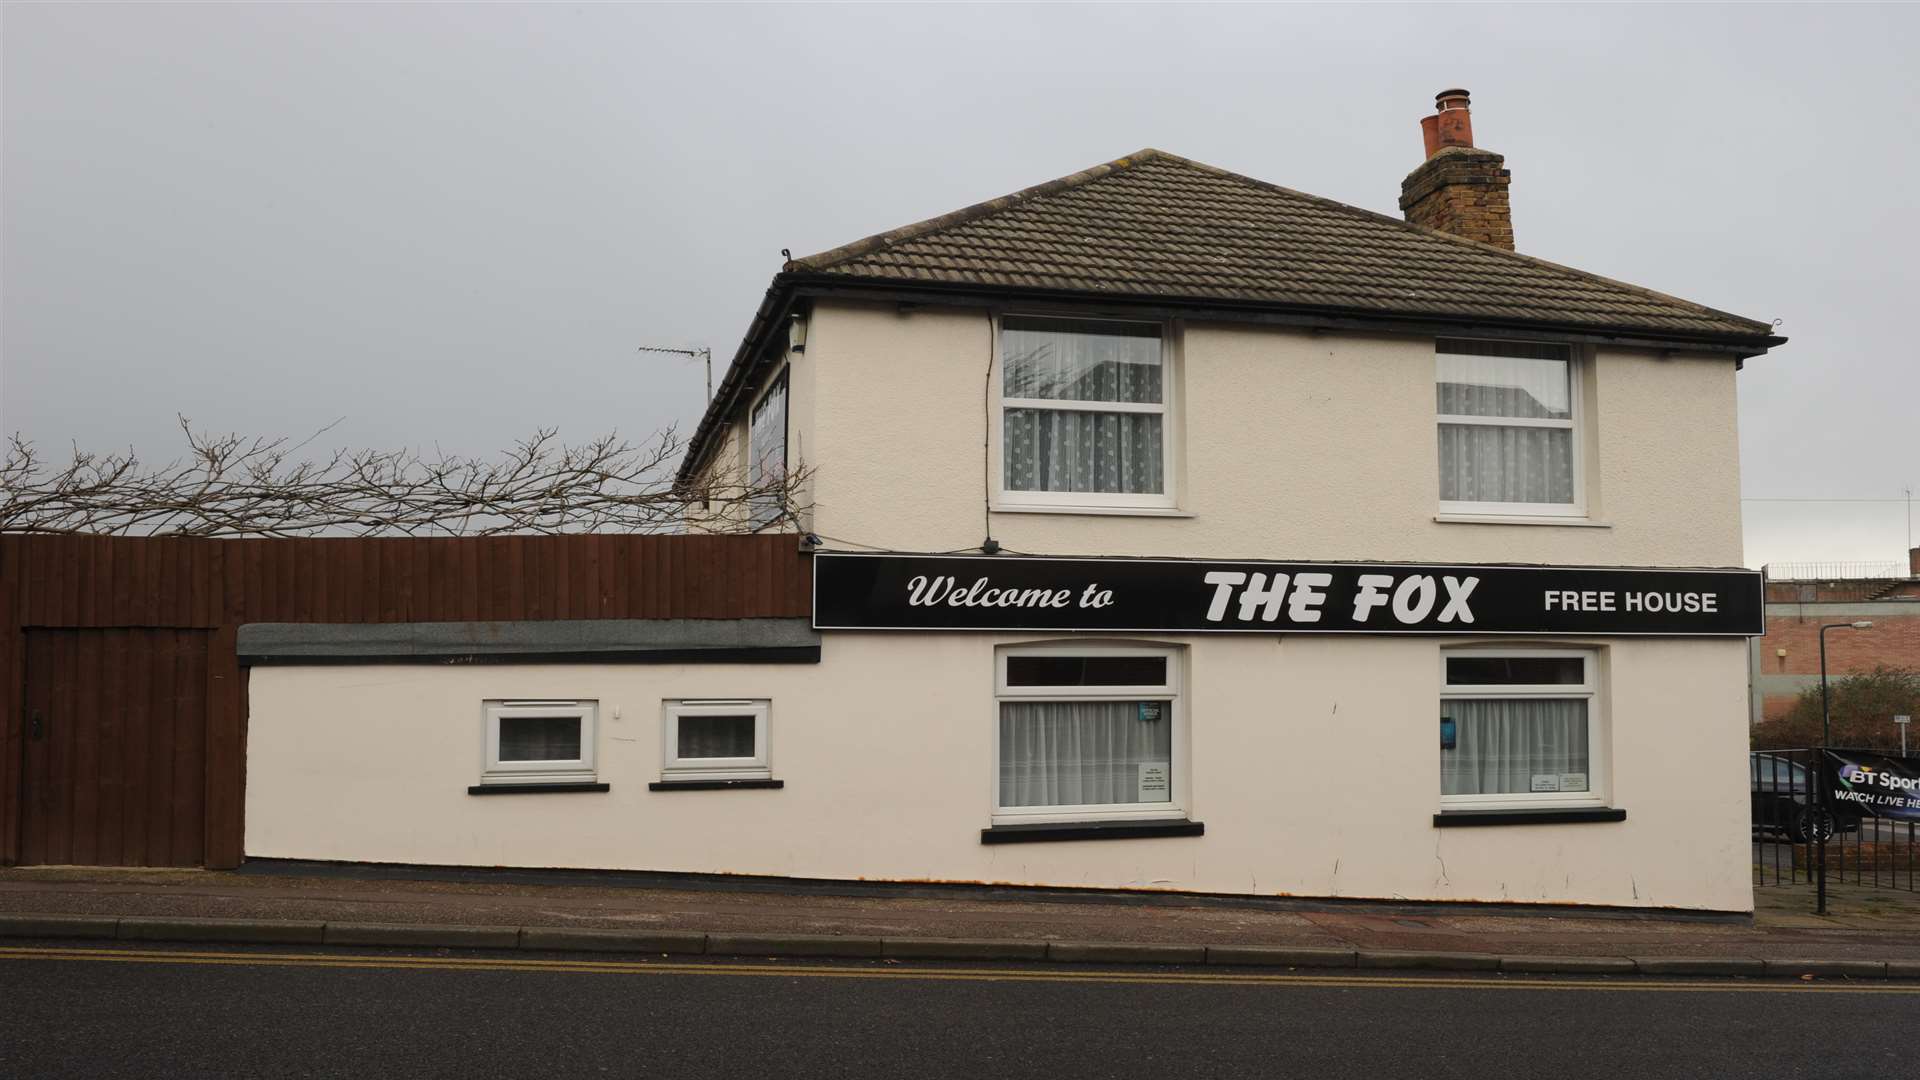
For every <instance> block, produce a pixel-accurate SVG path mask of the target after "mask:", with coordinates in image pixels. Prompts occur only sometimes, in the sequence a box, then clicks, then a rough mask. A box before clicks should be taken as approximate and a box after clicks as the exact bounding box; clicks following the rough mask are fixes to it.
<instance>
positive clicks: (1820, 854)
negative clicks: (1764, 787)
mask: <svg viewBox="0 0 1920 1080" xmlns="http://www.w3.org/2000/svg"><path fill="white" fill-rule="evenodd" d="M1871 626H1873V623H1871V622H1868V621H1866V620H1864V619H1863V620H1861V621H1859V622H1850V623H1844V622H1843V623H1827V624H1825V625H1823V626H1821V627H1820V759H1819V760H1818V761H1817V762H1815V763H1814V778H1815V781H1816V785H1815V787H1814V800H1813V813H1812V814H1810V815H1809V817H1808V822H1807V826H1808V827H1807V839H1808V840H1810V841H1811V842H1812V843H1813V844H1814V846H1815V851H1814V871H1815V873H1816V874H1817V875H1818V876H1819V895H1818V897H1817V898H1816V900H1815V901H1814V908H1813V913H1814V914H1816V915H1825V914H1826V913H1827V838H1826V837H1824V836H1821V835H1820V821H1821V818H1822V817H1823V816H1824V815H1825V814H1826V813H1827V744H1829V743H1831V742H1832V741H1833V717H1832V715H1831V714H1830V712H1829V709H1828V702H1827V631H1829V630H1865V629H1868V628H1869V627H1871Z"/></svg>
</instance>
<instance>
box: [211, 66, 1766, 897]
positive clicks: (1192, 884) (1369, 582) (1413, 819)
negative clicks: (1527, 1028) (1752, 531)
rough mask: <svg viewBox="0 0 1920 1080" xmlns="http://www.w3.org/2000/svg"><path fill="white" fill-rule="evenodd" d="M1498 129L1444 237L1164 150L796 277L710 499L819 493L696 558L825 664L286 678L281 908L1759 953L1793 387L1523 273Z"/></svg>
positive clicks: (1456, 126)
mask: <svg viewBox="0 0 1920 1080" xmlns="http://www.w3.org/2000/svg"><path fill="white" fill-rule="evenodd" d="M1468 104H1469V103H1468V96H1467V94H1466V92H1465V91H1458V90H1450V91H1447V92H1445V93H1443V94H1441V95H1439V97H1438V110H1437V111H1436V113H1435V114H1434V115H1432V116H1429V117H1427V118H1426V119H1425V120H1424V121H1423V128H1424V134H1425V137H1426V151H1427V157H1426V159H1425V161H1424V162H1423V163H1421V164H1420V165H1419V166H1418V167H1417V168H1415V169H1414V170H1413V172H1412V173H1411V174H1410V175H1408V176H1407V177H1406V179H1405V181H1404V182H1403V183H1402V188H1401V190H1402V195H1401V208H1402V210H1403V211H1404V214H1405V220H1400V219H1396V218H1392V217H1388V216H1384V215H1380V214H1376V213H1373V212H1370V211H1366V210H1362V209H1358V208H1356V207H1352V206H1348V205H1344V204H1341V203H1337V202H1333V201H1330V200H1327V199H1322V198H1318V197H1315V196H1311V195H1306V194H1302V193H1300V192H1297V191H1293V190H1290V189H1288V188H1284V187H1279V186H1276V185H1273V184H1270V183H1267V182H1265V181H1262V180H1256V179H1252V178H1249V177H1246V176H1241V175H1237V174H1235V173H1232V172H1228V171H1225V170H1223V169H1219V168H1215V167H1213V166H1209V165H1204V164H1200V163H1198V162H1194V161H1189V160H1186V159H1184V158H1180V157H1176V156H1174V155H1172V154H1169V153H1164V152H1161V151H1156V150H1145V151H1141V152H1139V153H1136V154H1131V155H1129V156H1127V157H1123V158H1120V159H1117V160H1114V161H1111V162H1108V163H1106V164H1103V165H1098V166H1096V167H1094V168H1091V169H1088V170H1086V171H1084V172H1079V173H1075V174H1073V175H1071V176H1067V177H1063V178H1061V179H1058V180H1053V181H1050V182H1047V183H1044V184H1041V185H1039V186H1037V187H1032V188H1028V189H1026V190H1023V191H1020V192H1016V193H1014V194H1012V195H1008V196H1005V197H1003V198H998V199H993V200H990V201H988V202H983V203H980V204H978V205H975V206H970V207H967V208H965V209H962V210H958V211H956V212H953V213H950V214H946V215H944V216H941V217H938V218H934V219H931V220H928V221H924V222H920V223H918V224H914V225H909V226H906V227H904V228H899V229H895V230H893V231H891V232H887V233H882V234H880V235H877V236H872V237H869V238H867V239H864V240H859V241H856V242H854V243H851V244H848V245H846V246H844V247H840V248H836V249H834V250H832V251H828V252H825V253H822V254H819V255H814V256H811V257H807V258H795V259H791V260H790V261H788V262H786V263H785V265H784V266H783V268H782V269H781V270H780V272H779V273H777V274H775V275H774V278H773V281H772V283H771V285H770V287H769V288H768V290H767V292H766V294H765V297H764V299H763V300H762V302H761V303H760V306H759V308H758V310H757V312H756V313H755V315H754V317H753V320H752V322H751V325H750V329H749V331H748V333H747V335H746V338H745V340H744V341H743V342H742V344H741V345H740V348H739V350H738V352H737V354H736V355H735V356H734V358H733V361H732V364H731V366H730V367H729V369H728V370H727V372H726V375H725V378H724V380H723V382H722V384H721V386H720V388H719V390H718V392H717V393H716V394H715V395H714V398H713V401H712V404H711V406H710V407H709V409H708V410H707V412H706V414H705V416H704V418H703V419H702V420H701V422H700V424H699V426H698V427H697V429H696V432H695V435H694V437H693V440H692V446H691V450H690V453H689V455H688V457H687V459H686V462H685V464H684V467H683V469H682V477H683V479H684V480H685V481H686V482H688V483H689V484H694V483H703V482H723V481H724V480H725V479H726V478H728V477H746V478H750V479H756V480H757V479H761V478H765V477H767V476H777V475H792V476H804V484H803V485H802V491H801V496H800V498H798V499H797V500H796V501H795V503H794V504H792V506H787V505H772V504H769V505H764V506H756V507H753V508H751V509H750V510H749V511H747V512H743V513H742V514H740V515H738V516H737V517H736V516H728V515H724V514H718V513H716V514H715V515H713V516H710V517H708V516H702V517H699V518H698V519H696V520H694V521H692V522H691V523H690V528H691V529H692V530H694V531H696V532H708V533H748V532H761V533H767V532H772V533H776V534H787V536H788V539H789V540H790V541H791V544H792V550H794V551H795V553H796V554H795V558H798V559H804V560H806V561H807V562H809V563H810V572H811V575H812V581H811V587H812V600H811V604H810V612H811V613H810V615H809V616H807V617H805V618H794V617H787V618H740V619H718V618H709V619H699V618H694V619H676V620H661V621H656V622H651V623H645V624H622V625H620V626H611V627H610V628H609V627H600V626H598V625H597V624H592V623H580V624H578V625H571V626H570V624H567V623H565V622H544V623H543V622H534V623H525V624H516V625H515V627H513V628H511V629H512V632H513V633H515V634H521V635H524V636H526V640H529V641H532V640H535V639H540V638H542V637H543V636H544V637H546V638H560V637H565V638H568V639H569V640H572V639H582V640H584V639H588V638H593V637H594V635H596V634H602V635H604V634H613V635H616V636H619V637H620V638H621V640H622V642H624V643H625V644H626V645H628V646H630V648H628V649H626V650H625V651H621V652H609V653H606V654H605V656H607V657H613V659H605V658H596V656H595V655H594V654H593V653H592V652H591V651H590V650H584V651H577V652H575V653H574V654H572V655H570V656H566V657H560V658H555V659H538V658H537V656H536V657H532V658H530V661H529V662H521V663H474V664H450V663H441V664H420V663H401V662H399V660H400V658H399V657H398V656H397V655H396V656H387V655H383V653H382V647H381V646H380V645H379V643H377V642H366V641H362V642H359V643H358V644H356V645H355V646H354V647H353V648H351V649H345V650H343V649H340V648H335V649H332V650H329V649H327V648H324V647H322V646H320V645H316V644H315V643H314V642H313V641H312V640H311V638H312V635H313V634H315V633H322V632H325V633H334V634H336V635H337V634H338V633H340V631H339V630H338V629H337V628H336V629H333V630H325V631H319V630H313V629H312V628H309V629H308V631H306V632H302V631H300V630H299V629H298V628H292V629H289V628H286V627H280V628H277V629H276V628H274V627H247V628H242V630H241V635H240V641H239V648H240V651H241V652H242V653H243V654H245V655H246V656H247V657H249V658H250V659H249V661H248V662H250V663H252V664H253V665H254V666H252V667H251V669H250V681H249V684H248V690H247V693H248V721H247V723H248V728H247V744H246V754H247V758H246V767H247V780H246V804H245V851H246V855H247V856H248V857H252V858H287V859H330V860H352V861H369V862H388V863H408V864H438V865H479V866H538V867H583V868H604V869H633V870H647V871H662V872H680V873H696V874H727V875H768V876H777V877H794V878H811V879H861V880H869V881H903V882H905V881H911V882H928V881H936V882H991V883H1006V884H1016V885H1032V886H1071V887H1090V888H1099V889H1138V890H1172V891H1190V892H1200V893H1217V894H1247V895H1259V896H1276V895H1278V896H1313V897H1368V898H1394V899H1407V900H1432V901H1507V902H1523V903H1554V904H1588V905H1618V906H1629V907H1645V908H1685V909H1701V910H1715V911H1746V910H1751V908H1752V892H1751V889H1750V886H1749V868H1748V859H1749V853H1748V829H1749V826H1748V820H1747V814H1748V806H1747V791H1746V780H1745V772H1746V765H1745V763H1744V758H1745V749H1746V695H1747V664H1746V656H1747V638H1748V637H1750V636H1752V635H1755V634H1758V633H1759V632H1760V631H1761V622H1762V597H1761V582H1760V579H1759V576H1758V575H1757V574H1755V573H1752V572H1749V571H1746V570H1743V569H1740V564H1741V561H1742V556H1741V531H1740V502H1739V483H1738V471H1737V463H1738V440H1737V434H1736V424H1735V379H1736V373H1737V372H1738V371H1739V370H1740V368H1741V365H1742V363H1743V361H1745V360H1746V359H1748V358H1750V357H1755V356H1759V355H1762V354H1764V353H1766V352H1767V350H1768V349H1770V348H1772V347H1774V346H1777V345H1779V344H1781V343H1782V342H1783V340H1784V339H1782V338H1779V337H1776V336H1773V333H1772V329H1771V327H1770V325H1769V324H1768V323H1765V322H1760V321H1755V320H1752V319H1747V318H1742V317H1738V316H1735V315H1730V314H1727V313H1725V312H1721V311H1716V310H1714V309H1711V308H1707V307H1703V306H1701V305H1698V304H1695V303H1690V302H1688V301H1684V300H1680V299H1676V298H1674V297H1671V296H1667V295H1664V294H1661V293H1658V292H1654V291H1652V290H1649V289H1645V288H1641V287H1638V286H1633V285H1627V284H1623V283H1621V282H1617V281H1613V280H1610V279H1607V278H1603V277H1599V276H1596V275H1593V274H1588V273H1584V272H1581V271H1578V270H1573V269H1569V268H1567V267H1563V266H1560V265H1557V264H1554V263H1550V262H1546V261H1543V260H1540V259H1536V258H1532V257H1529V256H1525V255H1521V254H1518V253H1517V252H1515V251H1514V250H1513V232H1512V223H1511V220H1510V215H1509V210H1508V197H1507V186H1508V182H1509V174H1508V172H1507V170H1506V169H1505V167H1504V161H1503V159H1502V158H1501V156H1500V155H1498V154H1494V153H1491V152H1489V151H1486V150H1483V149H1480V148H1478V147H1476V146H1475V145H1474V143H1473V136H1472V129H1471V124H1470V114H1469V109H1468ZM1646 224H1648V225H1649V226H1650V227H1655V228H1657V227H1659V224H1658V223H1646ZM432 633H433V631H432V630H431V629H430V628H427V629H420V630H418V631H417V632H416V633H414V634H413V636H412V637H410V638H408V639H407V640H408V641H409V642H410V644H409V645H408V646H407V648H408V649H414V650H417V649H419V648H421V647H422V646H421V644H420V643H421V642H422V641H424V640H426V639H427V638H430V637H431V636H432ZM388 640H397V638H396V637H395V636H394V635H389V636H388ZM516 640H518V639H516ZM548 644H549V645H551V644H552V642H551V641H549V642H548ZM646 650H653V653H652V655H641V654H642V653H644V652H646ZM343 652H345V653H347V654H350V655H347V656H346V657H345V660H346V661H347V662H343V656H342V655H340V654H342V653H343ZM321 653H327V654H328V656H327V661H328V662H325V663H322V662H317V661H316V662H303V661H302V656H303V655H305V656H317V655H318V654H321ZM539 655H545V654H539ZM495 795H497V796H500V797H489V796H495ZM318 807H328V808H330V809H329V810H328V811H327V812H325V813H320V812H316V808H318Z"/></svg>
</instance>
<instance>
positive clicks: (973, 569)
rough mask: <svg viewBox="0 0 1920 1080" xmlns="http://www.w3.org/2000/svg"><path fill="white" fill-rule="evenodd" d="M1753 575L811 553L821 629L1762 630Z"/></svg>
mask: <svg viewBox="0 0 1920 1080" xmlns="http://www.w3.org/2000/svg"><path fill="white" fill-rule="evenodd" d="M1763 607H1764V597H1763V595H1762V585H1761V578H1760V574H1759V572H1758V571H1754V570H1744V569H1700V570H1694V569H1639V568H1627V567H1585V566H1491V565H1458V566H1441V565H1431V566H1430V565H1416V564H1409V563H1324V562H1213V561H1206V560H1197V559H1131V558H1055V557H1050V556H1049V557H1039V556H1021V555H993V556H989V555H958V556H956V555H890V554H864V553H861V554H855V553H849V552H820V553H818V554H816V555H814V557H813V625H814V627H815V628H816V629H820V630H1058V631H1075V630H1084V631H1100V632H1127V633H1134V632H1138V633H1154V632H1181V633H1195V632H1199V633H1255V634H1261V633H1264V634H1272V633H1289V634H1455V635H1473V634H1616V635H1651V636H1663V637H1669V636H1670V637H1694V636H1722V637H1743V636H1757V635H1759V634H1760V633H1761V632H1762V631H1763V630H1764V626H1763Z"/></svg>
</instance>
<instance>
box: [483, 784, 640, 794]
mask: <svg viewBox="0 0 1920 1080" xmlns="http://www.w3.org/2000/svg"><path fill="white" fill-rule="evenodd" d="M612 790H613V785H612V784H595V783H589V782H585V781H580V782H575V783H567V784H475V785H473V786H472V787H470V788H468V789H467V794H469V795H559V794H568V795H572V794H577V793H585V792H598V791H612Z"/></svg>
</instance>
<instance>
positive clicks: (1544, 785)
mask: <svg viewBox="0 0 1920 1080" xmlns="http://www.w3.org/2000/svg"><path fill="white" fill-rule="evenodd" d="M1533 790H1535V791H1559V790H1560V774H1559V773H1539V772H1537V773H1534V774H1533Z"/></svg>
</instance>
